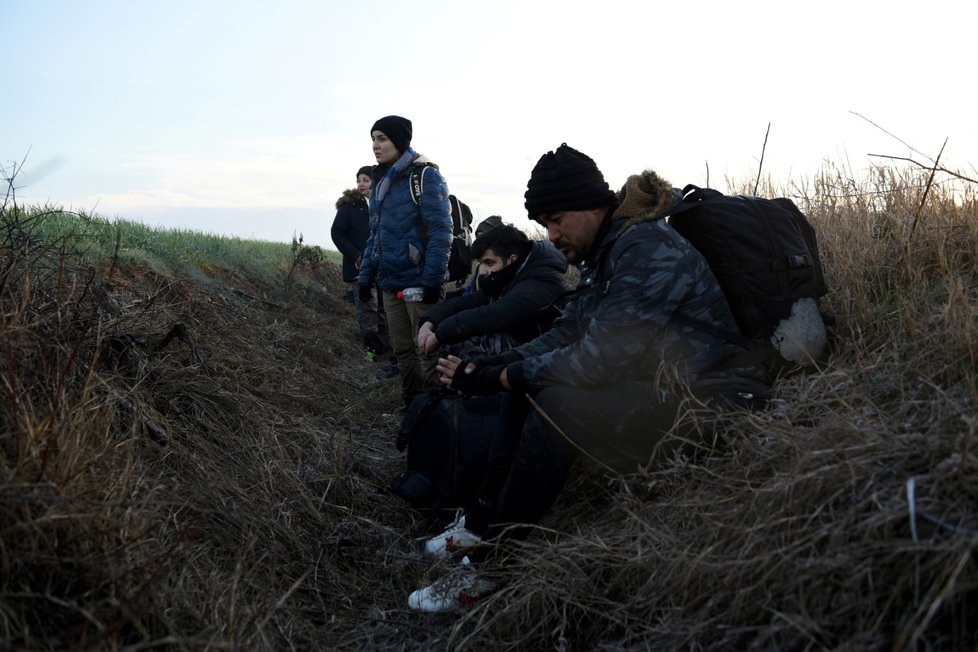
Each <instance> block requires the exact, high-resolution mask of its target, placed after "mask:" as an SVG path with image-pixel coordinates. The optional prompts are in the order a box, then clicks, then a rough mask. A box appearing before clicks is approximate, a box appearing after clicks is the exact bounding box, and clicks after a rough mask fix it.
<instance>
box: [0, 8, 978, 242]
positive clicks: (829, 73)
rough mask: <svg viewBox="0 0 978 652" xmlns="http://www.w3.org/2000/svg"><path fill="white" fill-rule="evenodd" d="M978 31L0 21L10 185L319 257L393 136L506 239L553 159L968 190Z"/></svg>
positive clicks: (969, 27)
mask: <svg viewBox="0 0 978 652" xmlns="http://www.w3.org/2000/svg"><path fill="white" fill-rule="evenodd" d="M812 8H813V9H814V11H811V9H812ZM976 25H978V2H974V1H973V0H968V1H961V0H953V1H944V0H931V1H930V2H927V3H923V4H922V3H894V2H891V1H888V2H876V1H869V0H846V1H844V2H843V1H838V0H823V1H822V2H819V3H796V2H784V1H771V2H752V1H751V0H745V1H744V2H739V3H734V2H696V1H695V0H685V1H678V2H672V3H665V2H654V1H648V0H646V1H642V2H639V1H630V2H622V1H617V0H591V1H590V2H574V1H566V0H565V1H562V2H535V1H533V0H522V1H510V0H493V1H490V2H477V3H476V2H465V1H462V0H452V1H447V0H446V1H442V0H426V1H425V2H403V1H385V0H375V1H372V2H350V1H346V2H332V1H328V2H314V1H312V0H308V1H303V0H277V1H276V2H267V1H262V2H251V1H233V2H232V1H230V0H228V1H226V2H218V1H211V2H207V1H204V0H200V1H196V2H187V1H180V0H168V1H167V2H132V1H129V0H125V1H123V0H86V1H84V2H80V1H77V0H76V1H72V2H68V1H63V0H46V1H44V2H29V1H27V0H0V43H3V51H4V57H3V64H2V65H0V89H2V101H0V162H2V164H3V166H4V169H5V170H6V171H7V172H9V171H10V170H11V166H12V165H13V164H14V163H15V162H16V164H18V165H19V164H20V163H21V162H22V161H24V165H23V169H22V170H21V172H20V175H19V176H18V179H17V184H18V190H17V198H18V201H20V202H22V203H28V204H45V203H49V204H53V205H57V206H62V207H64V208H66V209H71V210H84V211H94V212H96V213H98V214H99V215H102V216H104V217H108V218H115V217H124V218H127V219H134V220H140V221H143V222H146V223H148V224H153V225H160V226H164V227H179V228H187V229H194V230H199V231H204V232H212V233H219V234H227V235H237V236H241V237H245V238H257V239H263V240H278V241H289V240H290V239H291V237H292V234H293V233H298V232H302V233H304V235H305V237H306V240H307V242H310V243H313V244H320V245H322V246H327V247H330V248H332V243H331V242H330V238H329V226H330V223H331V222H332V219H333V216H334V215H335V201H336V199H337V197H339V195H340V194H341V193H342V191H343V190H344V189H346V188H351V187H353V185H354V176H355V172H356V170H357V168H359V167H360V166H361V165H366V164H371V163H373V162H374V161H373V157H372V154H371V149H370V138H369V130H370V126H371V125H372V124H373V122H374V121H375V120H376V119H377V118H379V117H381V116H384V115H387V114H391V113H396V114H399V115H403V116H406V117H408V118H410V119H411V120H412V121H413V123H414V140H413V143H412V145H413V146H414V147H415V149H417V150H418V151H419V152H421V153H423V154H425V155H427V156H428V157H429V158H431V159H432V160H433V161H435V162H436V163H438V164H439V165H440V167H441V170H442V171H443V173H444V174H445V177H446V179H447V180H448V183H449V186H450V189H451V190H452V192H454V193H455V194H456V195H458V196H459V197H460V198H461V199H462V200H463V201H465V202H466V203H468V204H469V205H470V206H471V207H472V209H473V212H474V213H475V216H476V221H478V220H480V219H482V218H485V217H487V216H489V215H491V214H499V215H502V216H503V218H504V219H505V220H506V221H511V222H514V223H516V224H518V225H520V226H524V225H526V224H527V221H526V217H525V211H524V210H523V192H524V190H525V189H526V181H527V179H528V178H529V173H530V170H531V169H532V167H533V165H534V163H535V162H536V160H537V159H538V158H539V157H540V155H541V154H543V153H544V152H546V151H548V150H552V149H554V148H556V147H557V146H559V145H560V144H561V143H562V142H567V143H568V144H569V145H571V146H573V147H575V148H577V149H579V150H581V151H583V152H585V153H587V154H589V155H590V156H591V157H592V158H594V159H595V161H597V163H598V166H599V167H600V168H601V169H602V170H603V171H604V173H605V177H606V178H607V179H608V181H609V183H611V185H612V186H613V187H618V186H620V185H621V183H623V182H624V180H625V178H626V177H627V176H628V174H631V173H634V172H638V171H640V170H641V169H643V168H648V167H651V168H654V169H655V170H657V171H658V172H659V173H660V174H661V175H662V176H664V177H665V178H667V179H669V180H671V181H672V182H673V183H674V184H675V185H683V184H685V183H698V184H704V183H705V182H706V180H707V179H706V174H707V168H708V169H709V174H710V179H709V180H710V182H711V185H713V186H714V187H719V188H720V189H726V184H725V178H728V177H729V178H733V179H735V180H738V181H743V180H747V179H750V178H752V175H754V174H755V173H756V171H757V167H758V162H759V157H760V154H761V148H762V145H763V143H764V135H765V131H766V130H767V127H768V123H770V124H771V128H770V136H769V139H768V144H767V150H766V154H765V158H764V171H765V173H767V174H770V175H772V176H774V177H775V178H776V179H787V178H792V179H800V178H805V177H808V176H811V175H812V174H814V173H815V172H817V171H818V170H819V169H820V168H821V167H822V166H823V163H824V162H825V161H832V162H834V163H837V164H845V165H848V166H851V168H852V169H853V170H856V171H857V172H858V171H859V170H864V169H865V168H866V167H867V166H868V164H869V163H870V161H871V159H870V158H869V157H868V154H886V155H892V156H908V155H910V154H911V152H910V151H909V150H908V149H907V147H906V146H905V145H903V144H901V143H900V142H899V140H897V139H896V138H894V136H896V137H898V138H899V139H901V140H903V141H905V142H906V143H907V144H909V145H911V146H913V147H915V148H917V149H919V150H920V151H922V152H924V153H926V154H930V155H931V156H936V155H937V153H938V151H939V150H940V148H941V145H942V144H943V143H944V140H945V138H947V139H949V140H948V144H947V147H946V149H945V152H944V155H943V157H942V163H943V164H944V165H945V166H946V167H951V168H957V169H961V170H962V171H963V172H965V173H968V174H969V175H974V174H975V168H976V166H978V119H976V118H975V116H976V115H978V108H976V106H978V102H976V99H978V97H976V84H975V74H976V73H975V70H976V64H978V47H976V46H975V45H974V42H975V41H974V38H975V37H974V30H975V28H976ZM855 114H860V115H862V116H864V117H865V118H867V119H869V120H872V121H873V122H875V123H876V124H877V125H879V127H881V128H882V129H881V128H878V127H875V126H873V125H872V124H870V123H869V122H867V120H866V119H863V118H861V117H859V116H858V115H855ZM883 129H885V130H886V131H888V132H890V134H892V136H891V135H888V134H887V133H886V132H885V131H883ZM915 156H917V158H918V159H919V160H923V159H922V157H920V156H919V155H915Z"/></svg>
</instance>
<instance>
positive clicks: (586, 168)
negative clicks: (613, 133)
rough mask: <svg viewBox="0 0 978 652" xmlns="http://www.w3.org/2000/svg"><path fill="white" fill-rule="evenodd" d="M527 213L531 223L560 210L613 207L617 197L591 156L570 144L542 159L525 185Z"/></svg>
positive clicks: (547, 154) (564, 144) (563, 145)
mask: <svg viewBox="0 0 978 652" xmlns="http://www.w3.org/2000/svg"><path fill="white" fill-rule="evenodd" d="M523 197H524V198H525V199H526V203H525V206H526V212H527V214H528V215H529V217H530V219H531V220H535V219H536V218H537V217H538V216H540V215H544V214H547V213H556V212H559V211H585V210H589V209H591V208H604V207H606V206H607V207H610V206H614V205H615V203H616V202H617V196H616V195H615V193H614V192H612V190H611V188H609V187H608V182H607V181H605V180H604V175H603V174H601V170H599V169H598V166H597V165H596V164H595V163H594V161H593V160H592V159H591V157H590V156H588V155H587V154H582V153H581V152H579V151H577V150H576V149H574V148H573V147H568V146H567V143H563V144H561V146H560V147H558V148H557V150H556V151H553V152H547V153H546V154H544V155H543V156H541V157H540V160H539V161H537V164H536V165H535V166H534V168H533V172H531V173H530V180H529V181H528V182H527V184H526V193H525V194H524V195H523Z"/></svg>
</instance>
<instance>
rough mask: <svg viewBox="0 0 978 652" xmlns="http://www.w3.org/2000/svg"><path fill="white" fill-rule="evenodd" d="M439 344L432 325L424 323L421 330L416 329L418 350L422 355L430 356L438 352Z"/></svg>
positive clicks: (427, 322)
mask: <svg viewBox="0 0 978 652" xmlns="http://www.w3.org/2000/svg"><path fill="white" fill-rule="evenodd" d="M440 344H441V343H440V342H439V341H438V336H437V335H435V330H434V326H433V325H432V323H431V322H430V321H426V322H425V323H423V324H421V328H419V329H418V350H419V351H421V353H423V354H424V355H431V354H432V353H434V352H435V351H437V350H438V347H439V345H440Z"/></svg>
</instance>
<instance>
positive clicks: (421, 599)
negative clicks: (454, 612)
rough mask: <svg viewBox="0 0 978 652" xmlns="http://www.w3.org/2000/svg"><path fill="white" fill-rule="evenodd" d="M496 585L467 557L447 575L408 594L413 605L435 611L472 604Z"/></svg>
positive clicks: (422, 609)
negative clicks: (481, 574) (479, 572)
mask: <svg viewBox="0 0 978 652" xmlns="http://www.w3.org/2000/svg"><path fill="white" fill-rule="evenodd" d="M495 589H496V583H495V582H492V581H490V580H487V579H485V578H484V577H480V576H479V575H478V573H476V570H475V567H474V565H473V564H472V562H471V561H470V560H469V558H468V557H463V558H462V561H461V563H459V565H458V566H456V567H455V568H454V569H452V571H451V572H449V573H448V574H447V575H445V576H443V577H441V578H439V579H437V580H436V581H435V582H434V583H433V584H431V585H430V586H427V587H425V588H423V589H419V590H417V591H415V592H414V593H412V594H411V596H410V597H409V598H408V605H409V606H410V607H411V608H412V609H417V610H419V611H427V612H431V613H438V612H441V611H448V610H449V609H453V608H457V607H461V606H466V605H471V604H474V603H476V602H478V601H479V600H481V599H482V598H484V597H486V596H487V595H489V594H490V593H492V592H493V591H494V590H495Z"/></svg>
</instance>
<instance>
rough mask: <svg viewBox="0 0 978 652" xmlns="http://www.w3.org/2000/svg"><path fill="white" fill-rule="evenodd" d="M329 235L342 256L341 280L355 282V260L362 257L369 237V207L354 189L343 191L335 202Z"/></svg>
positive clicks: (365, 200) (356, 273)
mask: <svg viewBox="0 0 978 652" xmlns="http://www.w3.org/2000/svg"><path fill="white" fill-rule="evenodd" d="M329 235H330V237H332V239H333V244H334V245H336V248H337V249H339V251H340V253H341V254H343V280H344V281H346V282H347V283H351V282H353V281H355V280H357V275H358V272H357V267H356V260H357V258H360V257H361V256H363V249H364V247H366V246H367V237H368V236H369V235H370V207H369V206H368V205H367V199H366V198H365V197H364V196H363V195H361V194H360V192H359V191H358V190H357V189H356V188H354V189H352V190H345V191H344V192H343V195H342V196H341V197H340V198H339V199H337V200H336V217H335V218H333V226H332V227H330V229H329Z"/></svg>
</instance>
